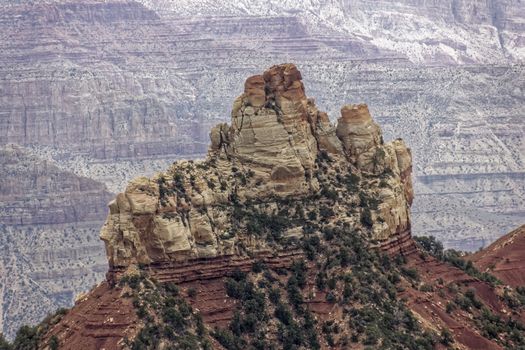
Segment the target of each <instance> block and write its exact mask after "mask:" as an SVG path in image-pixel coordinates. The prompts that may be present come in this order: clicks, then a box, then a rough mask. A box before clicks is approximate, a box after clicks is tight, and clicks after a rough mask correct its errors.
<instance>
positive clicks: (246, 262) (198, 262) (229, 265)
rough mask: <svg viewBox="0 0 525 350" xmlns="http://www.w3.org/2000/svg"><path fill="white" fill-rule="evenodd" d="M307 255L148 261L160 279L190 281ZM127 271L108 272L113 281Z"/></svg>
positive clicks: (153, 274)
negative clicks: (256, 263)
mask: <svg viewBox="0 0 525 350" xmlns="http://www.w3.org/2000/svg"><path fill="white" fill-rule="evenodd" d="M302 258H303V253H302V251H299V250H292V251H288V252H279V253H275V254H274V253H271V252H260V253H258V254H256V255H255V256H253V257H248V256H235V255H227V256H225V255H223V256H218V257H214V258H198V259H188V260H187V261H184V262H164V263H155V264H151V265H148V267H147V271H148V273H149V275H150V276H151V277H153V278H155V279H156V280H157V281H159V282H175V283H185V282H186V283H187V282H193V281H203V280H211V279H217V278H222V277H225V276H228V275H230V274H231V273H232V272H233V271H235V270H240V271H243V272H248V271H250V270H251V268H252V266H253V264H254V263H255V262H256V261H261V262H263V263H264V264H265V265H266V266H268V267H270V268H279V267H284V268H285V267H289V266H290V265H291V264H292V262H293V261H294V260H299V259H302ZM124 271H125V269H123V268H118V267H114V268H112V269H111V270H110V271H109V272H108V273H107V279H108V282H110V283H115V282H116V281H117V280H118V278H119V276H120V275H121V274H122V273H123V272H124Z"/></svg>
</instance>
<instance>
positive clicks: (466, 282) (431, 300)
mask: <svg viewBox="0 0 525 350" xmlns="http://www.w3.org/2000/svg"><path fill="white" fill-rule="evenodd" d="M407 261H408V262H407V265H408V266H407V267H409V268H414V269H416V270H417V271H418V274H419V276H420V279H421V281H422V282H423V283H425V284H428V285H433V286H434V291H433V292H424V291H421V290H418V289H414V288H406V290H405V291H404V292H403V293H402V294H401V297H404V298H406V299H407V300H408V301H407V304H408V306H409V308H410V309H411V310H412V311H414V312H415V313H417V314H418V315H419V316H420V318H421V319H422V322H423V323H426V324H427V325H428V326H430V327H431V328H436V329H438V330H439V329H442V328H448V329H449V330H450V331H451V332H452V333H453V335H454V338H455V339H456V342H458V343H460V344H462V345H463V346H465V347H466V348H467V349H479V350H482V349H483V350H486V349H502V347H500V346H499V345H498V344H497V343H495V342H494V341H492V340H489V339H487V338H484V337H482V336H481V335H480V334H479V332H478V331H477V330H476V328H475V327H474V321H473V320H472V316H471V314H470V313H467V312H465V311H463V310H461V309H459V308H458V309H456V310H454V311H453V312H451V313H447V312H446V305H447V303H448V302H450V301H452V300H453V299H454V293H453V292H451V291H450V290H449V289H448V287H447V286H448V285H450V284H456V285H458V286H459V287H460V288H461V289H462V290H463V291H466V290H468V289H473V290H474V291H475V295H476V298H478V299H479V300H481V301H482V302H483V304H484V305H485V306H486V307H487V308H489V309H490V310H491V312H493V313H494V314H497V315H500V316H501V317H502V318H503V319H507V318H508V317H514V318H517V319H519V320H521V321H522V322H523V320H525V313H523V312H521V313H520V314H511V313H510V311H509V310H508V307H507V306H506V305H505V304H503V302H502V300H501V299H500V297H499V296H498V294H499V292H500V291H499V290H498V289H497V288H496V287H492V286H491V285H489V284H488V283H486V282H483V281H480V280H478V279H476V278H473V277H471V276H469V275H467V274H466V273H464V272H463V271H462V270H460V269H458V268H455V267H453V266H451V265H449V264H447V263H444V262H442V261H439V260H437V259H435V258H433V257H431V256H428V255H427V256H425V257H423V255H422V254H420V252H419V251H417V250H416V251H414V252H413V253H412V254H410V255H408V256H407ZM440 280H442V281H443V283H438V281H440ZM438 291H440V292H439V293H438Z"/></svg>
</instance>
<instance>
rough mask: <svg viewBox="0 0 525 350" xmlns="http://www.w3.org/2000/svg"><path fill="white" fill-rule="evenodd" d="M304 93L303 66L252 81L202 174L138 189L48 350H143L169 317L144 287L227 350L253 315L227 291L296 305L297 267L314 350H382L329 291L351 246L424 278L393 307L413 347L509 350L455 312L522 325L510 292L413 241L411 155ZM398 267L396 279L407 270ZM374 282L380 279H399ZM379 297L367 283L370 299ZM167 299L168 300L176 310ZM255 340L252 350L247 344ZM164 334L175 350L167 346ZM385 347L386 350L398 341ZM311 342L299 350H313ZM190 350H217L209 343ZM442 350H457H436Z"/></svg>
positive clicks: (115, 216) (403, 287)
mask: <svg viewBox="0 0 525 350" xmlns="http://www.w3.org/2000/svg"><path fill="white" fill-rule="evenodd" d="M301 79H302V77H301V73H300V72H299V70H298V69H297V68H296V67H295V66H294V65H293V64H282V65H276V66H273V67H271V68H270V69H268V70H267V71H265V72H264V73H263V74H262V75H256V76H252V77H250V78H248V79H247V80H246V82H245V85H244V93H242V94H241V95H240V96H239V97H238V98H237V99H236V100H235V101H234V102H233V107H232V113H231V123H230V124H226V123H224V124H219V125H217V126H215V127H214V128H213V129H212V130H211V132H210V139H211V143H210V146H209V151H208V155H207V157H206V159H204V160H195V161H192V160H187V161H178V162H176V163H174V164H173V165H172V166H171V167H170V168H169V169H167V170H166V171H165V172H164V173H160V174H157V175H156V176H154V177H153V178H146V177H141V178H137V179H135V180H133V181H131V182H130V183H129V185H128V186H127V188H126V190H125V192H124V193H120V194H118V195H117V196H116V198H115V199H114V200H113V201H111V202H110V204H109V210H110V212H109V216H108V218H107V221H106V223H105V225H104V227H103V228H102V230H101V233H100V237H101V239H102V240H103V241H104V242H105V246H106V253H107V258H108V262H109V271H108V273H107V279H106V281H104V282H102V283H101V284H99V285H98V286H97V287H95V288H94V289H93V290H92V291H90V292H88V293H87V294H85V295H81V296H79V297H78V300H77V302H76V304H75V306H74V307H73V308H72V309H71V310H69V311H68V312H67V313H65V315H58V316H54V317H53V318H51V321H49V320H48V323H47V325H46V326H45V330H44V331H43V335H42V336H41V339H40V341H39V347H40V348H43V349H47V348H51V346H52V345H53V344H52V343H55V344H60V346H59V347H60V348H61V349H118V348H129V347H132V346H133V345H132V344H135V345H134V346H135V348H141V347H140V346H139V347H137V346H138V345H137V344H136V343H137V342H138V340H137V339H139V340H140V339H142V340H140V341H142V342H143V343H142V344H143V345H144V344H146V343H147V340H144V339H146V338H144V337H145V334H146V333H147V332H145V331H144V329H147V330H151V329H152V328H151V323H152V322H153V323H155V322H161V323H162V322H167V321H166V316H165V314H162V313H156V311H155V307H152V306H151V305H150V304H147V303H146V302H145V300H149V299H148V298H146V297H145V295H147V292H145V291H144V290H145V288H146V287H145V286H147V285H150V284H158V285H160V286H173V285H176V289H177V290H178V294H177V295H178V296H179V297H181V298H183V299H184V302H185V303H187V304H189V305H190V306H191V310H192V313H198V314H199V315H200V316H199V317H202V324H201V325H200V326H199V327H201V328H202V329H204V331H202V330H201V331H200V333H199V334H200V336H201V337H205V338H206V339H208V340H207V345H206V346H211V347H212V348H216V349H223V348H227V346H225V345H224V342H225V340H224V338H221V337H219V336H213V337H212V336H211V335H209V334H211V333H212V332H217V329H219V330H220V329H228V325H229V324H230V328H231V322H233V321H234V320H235V319H236V318H238V317H239V315H241V317H244V316H246V312H247V311H246V310H244V309H242V308H243V307H245V305H243V302H242V301H239V300H238V298H235V297H232V295H231V293H232V292H231V290H230V291H229V290H228V288H229V287H227V286H226V285H227V284H228V283H230V284H231V283H241V282H239V281H238V282H231V281H230V282H228V281H229V280H231V278H230V277H231V276H232V274H233V275H235V274H239V273H240V272H244V273H246V274H247V275H248V277H247V278H248V279H250V280H253V281H254V282H257V283H256V285H257V287H256V288H263V287H261V286H262V285H264V283H261V282H260V281H261V279H264V278H270V277H271V276H273V277H271V278H270V279H269V280H267V282H265V283H273V284H274V285H275V286H280V288H281V290H282V291H281V294H283V297H282V298H283V300H284V299H286V298H285V297H284V295H285V294H286V293H287V292H286V291H287V290H288V293H289V294H288V295H290V287H289V285H290V280H289V281H288V287H286V280H283V278H285V277H286V276H288V274H290V273H291V272H290V271H292V270H293V271H297V268H296V267H294V266H296V265H297V261H299V260H302V261H306V270H305V271H304V276H306V277H305V278H304V280H303V282H302V284H301V283H299V285H300V287H301V293H302V296H301V297H299V298H300V299H301V303H302V304H301V305H302V306H301V308H303V307H304V308H306V309H307V310H308V314H310V313H311V315H313V316H312V317H313V318H314V319H315V322H314V324H315V326H311V325H310V327H313V328H312V329H313V332H314V333H317V338H316V340H311V341H312V342H313V343H310V344H314V343H315V342H317V344H318V347H319V348H322V349H328V348H334V349H344V348H364V345H363V344H366V341H370V340H365V336H364V335H361V333H356V331H355V327H357V326H356V325H355V324H353V326H349V324H352V322H351V320H352V318H350V321H349V311H348V310H349V309H348V307H347V306H345V305H344V303H343V300H347V299H345V298H346V296H345V297H344V298H343V297H342V296H341V297H339V294H341V295H342V294H345V293H346V286H347V284H346V283H347V282H348V281H347V279H345V278H343V277H341V278H334V281H335V282H334V286H335V287H334V288H333V291H329V290H327V289H326V288H323V287H322V286H321V285H320V283H319V276H323V275H322V274H323V273H325V274H326V276H327V277H330V276H345V275H344V274H345V273H347V274H348V273H350V272H351V271H352V272H355V269H356V267H355V266H358V265H355V266H354V267H352V266H353V265H351V264H350V265H345V264H343V263H342V262H341V261H342V260H343V254H342V252H343V251H344V249H346V248H344V247H343V246H338V245H337V244H338V243H337V242H340V241H344V242H348V241H349V240H352V239H355V240H357V241H359V242H361V241H362V242H364V246H363V247H364V250H363V248H359V249H357V250H355V251H357V252H358V253H356V254H354V253H350V256H351V257H352V256H354V258H355V259H357V260H359V259H362V257H369V256H376V255H375V254H380V253H381V256H388V257H390V258H391V259H394V258H395V257H398V258H399V257H401V260H403V261H404V265H403V267H401V268H400V269H401V270H400V271H405V272H406V271H408V270H410V271H414V272H413V273H412V274H410V273H407V275H417V278H416V277H414V276H412V279H411V278H409V277H407V276H405V275H401V277H399V279H398V280H397V281H395V284H396V288H394V291H393V292H391V293H393V294H392V295H391V298H392V299H393V300H394V301H392V302H393V303H394V304H395V305H396V306H395V308H398V307H401V306H399V305H400V304H397V303H399V302H400V300H402V301H403V303H404V304H403V305H406V308H407V310H410V311H407V312H409V313H410V312H411V314H412V315H413V317H414V320H415V322H416V323H417V325H418V326H417V327H416V328H417V330H416V328H415V329H414V330H413V331H411V332H413V334H414V337H416V335H417V336H419V335H421V334H423V335H424V334H426V333H425V332H428V333H429V334H430V333H432V334H438V335H439V334H443V332H445V330H447V331H449V332H450V336H451V337H452V338H453V339H454V343H453V344H454V345H453V346H454V347H456V348H458V349H502V348H504V346H503V345H502V341H501V339H507V338H505V334H506V333H505V334H503V333H502V334H503V335H501V336H500V338H501V339H499V340H498V339H494V338H492V339H491V338H490V337H488V336H487V335H486V334H485V333H484V330H483V329H482V327H481V326H480V325H479V322H477V321H476V317H478V316H479V315H481V312H482V311H481V309H479V308H473V307H472V308H470V309H469V310H460V309H455V310H454V311H452V312H449V311H448V310H446V309H447V304H449V302H450V301H451V300H453V299H454V298H455V297H458V295H463V294H461V293H462V291H463V292H464V291H466V290H472V291H474V292H475V296H476V298H477V299H476V300H478V301H479V302H480V303H482V305H483V307H484V308H486V309H487V310H488V312H490V313H491V314H493V315H496V316H497V317H501V318H512V319H516V320H518V321H523V320H524V317H525V313H523V311H521V309H520V310H519V311H515V310H509V308H508V307H507V306H506V304H505V303H504V300H503V298H502V295H503V293H504V292H503V287H502V286H494V285H492V284H490V283H488V282H484V281H482V280H480V279H478V278H476V277H472V276H470V275H468V274H466V273H465V272H464V271H462V270H460V269H458V268H455V267H453V266H451V265H449V264H447V263H445V262H443V261H440V260H438V259H436V258H434V257H432V256H430V255H428V254H426V253H423V252H422V251H420V249H419V248H418V247H417V246H416V244H415V242H414V241H413V240H412V237H411V231H410V205H411V203H412V199H413V190H412V184H411V171H412V160H411V153H410V149H409V148H407V146H406V145H405V143H404V142H403V141H402V140H401V139H396V140H394V141H391V142H386V143H385V142H384V141H383V137H382V135H381V129H380V127H379V126H378V124H377V123H375V122H374V120H373V119H372V117H371V116H370V113H369V111H368V107H367V106H366V105H365V104H352V105H345V106H343V107H342V108H341V116H340V118H339V119H338V120H337V125H336V126H334V125H333V124H332V123H331V122H330V119H329V117H328V115H327V114H326V113H324V112H322V111H319V110H318V108H317V107H316V105H315V102H314V100H313V99H311V98H308V97H307V96H306V94H305V89H304V86H303V83H302V81H301ZM334 237H335V238H334ZM356 244H357V243H356ZM357 245H358V246H359V244H357ZM312 247H313V248H312ZM332 247H338V248H337V249H338V250H337V251H334V257H335V256H337V257H338V259H339V260H338V261H339V262H341V266H340V267H333V266H332V265H333V264H332V265H330V264H329V262H330V261H331V259H332V258H333V257H332V256H331V254H332V251H331V249H332ZM315 254H317V255H315ZM345 254H346V253H345ZM352 254H354V255H352ZM378 256H379V255H378ZM370 259H372V258H370ZM357 260H356V261H357ZM386 260H388V259H386ZM389 264H390V263H389ZM254 265H263V266H265V268H264V269H265V272H264V274H263V273H262V272H260V271H258V272H257V273H256V272H254V271H256V269H255V268H254ZM326 265H328V267H326ZM365 265H366V264H365ZM365 265H363V266H365ZM376 265H377V264H376ZM376 265H374V266H376ZM322 266H324V267H322ZM359 266H361V265H359ZM389 266H390V265H389ZM391 266H392V267H391V269H392V271H394V269H399V268H398V267H395V266H397V265H395V266H394V264H393V263H392V265H391ZM294 269H295V270H294ZM321 270H322V271H321ZM372 270H374V271H376V270H377V271H378V272H377V273H378V274H379V275H378V276H387V275H388V274H389V273H390V272H389V270H388V269H386V270H382V269H381V268H376V267H373V268H372ZM283 271H284V272H283ZM396 271H397V270H396ZM355 273H357V272H355ZM139 275H140V276H144V275H147V278H142V279H141V280H140V281H141V282H139V283H138V285H139V287H137V283H135V285H134V286H132V283H128V284H126V282H124V283H123V281H128V282H129V280H131V279H133V276H139ZM263 275H264V276H265V277H264V278H263V277H261V276H263ZM269 276H270V277H269ZM283 276H285V277H283ZM304 276H303V277H304ZM328 279H330V278H328ZM377 279H378V280H381V278H379V277H378V278H377ZM384 279H386V278H384ZM348 280H352V279H351V278H348ZM148 281H154V283H153V282H148ZM135 282H136V281H135ZM226 282H228V283H226ZM354 282H355V280H354ZM377 282H378V281H375V280H374V279H372V280H370V281H369V283H370V285H371V286H372V285H374V283H377ZM243 283H244V282H243ZM279 283H280V284H279ZM343 283H344V286H345V288H344V290H345V292H344V293H343ZM349 283H350V282H349ZM355 283H357V282H355ZM385 283H387V282H385ZM359 285H360V286H363V285H364V284H359ZM423 286H427V287H423ZM230 287H231V285H230ZM134 288H135V290H134ZM137 288H138V290H139V291H138V292H137V291H136V289H137ZM155 288H160V289H159V290H161V289H162V288H166V290H168V287H155ZM170 288H171V289H173V287H170ZM254 288H255V287H254ZM287 288H288V289H287ZM356 288H357V287H356ZM363 288H364V287H363ZM378 288H379V287H378ZM171 289H170V290H171ZM230 289H231V288H230ZM162 290H164V289H162ZM257 290H259V289H257ZM438 291H439V293H438ZM158 293H159V292H157V294H156V295H157V298H160V297H159V295H164V294H162V293H160V294H158ZM163 293H165V292H163ZM458 293H459V294H458ZM365 294H366V293H365ZM261 295H265V294H264V293H263V294H261ZM164 296H165V295H164ZM334 298H335V300H339V302H335V301H334ZM363 298H365V299H364V300H368V299H366V296H364V297H363ZM385 298H386V297H385ZM150 299H151V298H150ZM163 300H164V299H163ZM165 300H167V299H165ZM290 300H291V297H290ZM369 302H370V301H367V303H369ZM145 303H146V304H145ZM282 303H285V301H282ZM356 303H357V304H359V303H360V302H356ZM364 303H365V302H362V304H364ZM248 304H249V303H248ZM354 304H355V303H354ZM147 305H150V306H147ZM268 305H272V304H271V303H268ZM290 305H291V304H290ZM156 307H159V306H158V305H157V306H156ZM268 307H270V308H273V307H275V308H277V307H276V306H268ZM403 307H404V306H403ZM141 308H142V310H140V309H141ZM138 309H139V311H137V310H138ZM239 310H240V311H239ZM243 310H244V311H243ZM290 310H295V308H294V307H292V306H290ZM300 310H303V313H302V314H300V313H298V314H296V313H292V314H293V315H294V317H299V318H300V317H306V316H304V309H300ZM396 310H397V309H396ZM293 312H296V311H293ZM274 313H275V314H278V312H277V311H275V312H274ZM141 314H142V315H141ZM269 314H272V313H271V312H270V313H269ZM144 315H149V316H144ZM159 315H164V316H162V317H161V316H159ZM242 315H244V316H242ZM297 315H299V316H297ZM300 315H303V316H300ZM163 317H164V318H163ZM353 317H357V316H355V315H354V316H353ZM396 317H397V316H396ZM410 317H412V316H410ZM410 317H409V318H410ZM299 318H297V319H296V320H299ZM161 319H163V320H164V321H159V320H161ZM257 322H259V323H256V324H258V325H259V326H260V327H261V328H263V324H264V332H263V333H264V334H263V335H262V336H261V337H263V338H264V339H263V340H261V341H265V342H269V343H272V341H275V342H277V344H281V345H280V346H284V345H282V344H284V343H282V342H283V340H282V339H281V340H279V333H281V334H282V333H285V334H288V333H286V332H287V331H286V330H285V331H283V328H280V327H283V326H282V325H280V324H279V321H277V320H276V318H275V317H274V318H271V317H270V319H269V320H268V319H265V320H264V321H257ZM261 322H264V323H261ZM289 322H291V324H293V322H299V323H298V324H302V323H300V322H302V321H289ZM305 322H306V321H305ZM327 322H328V323H327ZM186 324H187V325H188V324H190V322H189V321H187V323H186ZM306 324H307V323H305V325H306ZM309 324H312V323H311V322H310V323H309ZM326 324H329V325H331V326H326V327H334V324H335V325H337V329H338V331H337V332H335V331H334V332H332V333H330V334H332V335H331V339H328V338H327V337H326V335H325V336H323V334H326V332H325V331H326V330H325V328H324V327H325V325H326ZM289 325H290V323H289V324H288V326H289ZM148 327H150V328H148ZM216 327H217V328H216ZM400 327H405V326H400ZM187 328H188V329H189V328H191V327H190V326H187ZM304 328H306V329H308V326H304ZM321 329H323V331H321ZM403 329H405V328H403ZM190 331H191V329H190V330H189V331H188V332H190ZM364 331H365V330H363V329H361V331H360V332H364ZM169 332H172V331H169ZM203 332H204V333H203ZM411 332H408V333H411ZM190 333H191V332H190ZM249 333H250V332H249V331H246V334H248V335H246V336H245V338H244V340H243V341H248V343H246V344H249V341H251V340H250V339H251V338H250V335H249ZM405 333H407V331H406V330H405ZM153 334H154V336H153V338H155V337H157V338H159V339H161V338H162V339H164V338H165V336H164V335H162V334H164V333H153ZM170 334H171V333H170ZM192 334H193V333H192ZM202 334H205V335H204V336H203V335H202ZM214 334H215V333H214ZM418 334H419V335H418ZM150 335H151V334H150ZM171 336H172V338H173V337H174V336H173V334H172V335H171ZM253 337H255V336H253ZM168 338H169V337H168ZM350 338H352V339H353V338H355V339H353V340H352V341H355V342H354V343H352V342H351V341H349V339H350ZM177 339H179V340H180V338H177ZM221 339H222V340H221ZM366 339H368V338H366ZM380 339H381V340H379V343H375V344H376V345H377V346H379V345H380V344H381V343H383V344H386V343H385V342H387V341H394V342H395V341H399V339H398V340H395V339H394V340H386V338H385V339H383V338H380ZM418 339H419V338H418ZM179 340H172V341H173V342H175V344H179V345H178V346H175V347H172V348H183V347H182V345H180V343H177V341H179ZM150 341H151V340H150ZM157 341H160V343H156V345H155V346H154V347H153V348H156V347H158V348H165V349H168V348H170V340H165V339H164V340H157ZM279 341H280V342H281V343H279ZM301 341H302V340H297V342H299V345H297V348H311V347H317V345H316V346H312V345H307V344H305V343H301ZM304 341H305V340H304ZM376 341H377V340H376ZM134 342H135V343H134ZM194 344H199V346H198V347H197V348H201V347H202V348H205V346H203V345H202V344H204V343H202V342H200V343H199V342H197V343H194ZM221 344H222V345H221ZM241 344H244V343H242V342H241ZM349 344H350V345H349ZM352 344H354V345H352ZM511 344H513V343H511ZM141 346H142V345H141ZM171 346H173V345H171ZM194 346H195V345H194ZM433 347H435V348H445V346H444V345H443V344H442V343H440V342H439V341H437V342H436V344H434V345H433ZM142 348H148V347H147V346H145V347H142ZM150 348H152V347H150ZM190 348H191V346H190ZM233 348H235V347H233ZM248 348H250V347H248Z"/></svg>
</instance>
